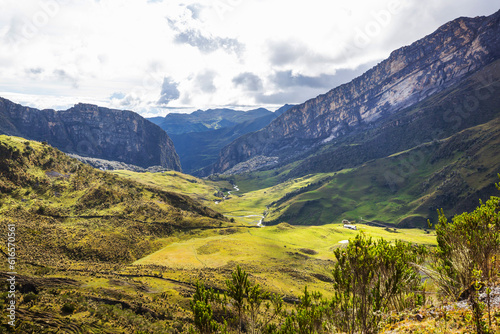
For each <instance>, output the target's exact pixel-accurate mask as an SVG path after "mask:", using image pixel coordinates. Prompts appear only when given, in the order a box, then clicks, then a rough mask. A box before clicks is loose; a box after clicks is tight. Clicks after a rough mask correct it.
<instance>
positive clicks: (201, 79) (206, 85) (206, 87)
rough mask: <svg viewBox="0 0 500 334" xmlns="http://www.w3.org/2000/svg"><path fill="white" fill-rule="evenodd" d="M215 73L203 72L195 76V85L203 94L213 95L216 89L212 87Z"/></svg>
mask: <svg viewBox="0 0 500 334" xmlns="http://www.w3.org/2000/svg"><path fill="white" fill-rule="evenodd" d="M214 78H215V72H213V71H205V72H203V73H200V74H198V75H197V76H196V85H197V86H198V87H199V88H200V90H201V91H202V92H204V93H215V91H216V90H217V88H216V87H215V85H214Z"/></svg>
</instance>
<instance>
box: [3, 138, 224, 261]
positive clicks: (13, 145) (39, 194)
mask: <svg viewBox="0 0 500 334" xmlns="http://www.w3.org/2000/svg"><path fill="white" fill-rule="evenodd" d="M0 156H1V157H2V160H1V161H0V171H1V178H0V191H1V192H2V194H1V199H0V200H1V209H0V217H1V218H2V220H4V221H9V222H12V223H15V224H17V225H18V226H19V229H24V230H25V231H29V233H24V234H23V238H24V239H23V242H22V246H21V247H23V248H22V249H21V251H22V252H21V253H22V254H26V255H28V254H29V255H30V256H31V257H34V258H30V259H29V260H30V261H37V262H40V261H42V262H51V263H53V261H52V257H56V258H59V257H61V258H67V259H76V260H80V259H82V260H88V259H93V260H106V261H110V260H113V261H116V262H121V261H131V260H134V259H136V258H139V257H141V256H142V255H143V254H145V253H147V252H150V251H152V250H153V249H156V248H158V247H159V245H158V243H157V241H156V240H155V239H156V238H157V237H163V236H165V235H169V234H171V233H173V231H175V230H177V229H191V228H197V227H210V226H219V224H225V223H226V221H225V218H224V217H223V216H222V215H221V214H219V213H217V212H215V211H213V210H211V209H209V208H207V207H205V206H203V205H201V204H200V203H199V202H197V201H195V200H193V199H192V198H190V197H189V196H186V195H182V194H178V193H175V192H171V191H165V190H160V189H158V188H155V187H151V186H145V185H142V184H139V183H137V182H134V181H130V180H125V179H122V178H119V177H117V176H116V175H112V174H109V173H106V172H101V171H97V170H95V169H93V168H91V167H89V166H86V165H84V164H82V163H80V162H77V161H76V160H74V159H71V158H69V157H67V156H66V155H65V154H63V153H61V152H60V151H58V150H56V149H54V148H52V147H50V146H48V145H45V144H42V143H38V142H33V141H26V140H24V139H22V138H16V137H7V136H0ZM35 249H37V250H38V251H34V250H35ZM28 250H30V251H29V252H28ZM46 253H50V254H51V255H50V257H47V254H46Z"/></svg>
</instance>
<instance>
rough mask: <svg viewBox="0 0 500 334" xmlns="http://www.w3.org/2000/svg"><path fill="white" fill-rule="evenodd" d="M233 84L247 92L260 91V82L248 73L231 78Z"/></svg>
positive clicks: (255, 76)
mask: <svg viewBox="0 0 500 334" xmlns="http://www.w3.org/2000/svg"><path fill="white" fill-rule="evenodd" d="M233 84H234V85H235V86H236V87H238V86H241V87H243V88H244V89H245V90H248V91H253V92H255V91H260V90H262V80H261V79H260V78H259V77H258V76H257V75H255V74H253V73H250V72H245V73H241V74H239V75H237V76H235V77H234V78H233Z"/></svg>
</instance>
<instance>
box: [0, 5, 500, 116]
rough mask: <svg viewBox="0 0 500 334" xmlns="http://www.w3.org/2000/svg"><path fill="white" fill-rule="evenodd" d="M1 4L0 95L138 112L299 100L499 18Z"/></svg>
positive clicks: (474, 8)
mask: <svg viewBox="0 0 500 334" xmlns="http://www.w3.org/2000/svg"><path fill="white" fill-rule="evenodd" d="M0 2H1V4H2V11H1V12H0V48H1V49H2V50H3V51H2V53H1V54H0V75H1V77H2V81H1V82H0V92H3V93H1V94H2V95H3V96H4V97H7V98H12V99H13V100H14V101H15V102H22V103H23V104H27V105H31V106H35V107H41V108H49V107H54V108H58V107H64V106H71V105H73V104H75V103H77V102H88V103H99V104H100V105H103V106H108V107H115V108H127V109H131V110H135V111H138V112H140V113H142V114H145V115H146V114H148V115H152V114H158V113H160V114H162V113H163V114H164V113H166V112H168V111H170V110H176V111H190V110H195V109H198V108H203V109H205V108H210V107H217V106H226V105H231V106H234V105H236V106H248V108H253V107H256V106H266V107H273V106H278V105H279V104H282V103H285V102H289V103H300V102H302V101H304V100H306V99H308V98H312V97H314V96H316V95H318V94H320V93H324V92H325V91H327V90H328V89H329V88H333V86H334V85H337V84H338V83H342V82H345V81H348V80H349V79H351V78H352V77H354V76H355V75H359V74H360V69H363V70H364V69H366V66H367V65H366V64H373V63H374V61H378V60H381V59H383V58H385V57H387V56H388V55H389V53H390V52H391V51H392V50H393V49H395V48H398V47H400V46H403V45H406V44H410V43H411V42H413V41H415V40H417V39H419V38H421V37H423V36H425V35H427V34H429V33H431V32H432V31H433V30H435V29H436V28H438V27H439V26H440V25H442V24H444V23H446V22H447V21H449V20H452V19H454V18H456V17H458V16H476V15H489V14H492V13H493V12H494V11H496V10H498V8H497V7H498V6H496V5H495V4H493V3H492V2H491V1H489V0H478V1H474V2H471V1H469V0H455V1H451V0H440V1H430V0H423V1H422V0H419V1H417V0H400V1H399V0H351V1H349V2H343V3H339V2H337V1H331V0H311V1H307V2H306V1H300V2H299V1H285V0H254V1H245V0H206V1H203V2H202V1H196V0H168V1H161V0H135V1H122V0H99V1H97V0H82V1H70V0H23V1H17V2H15V1H0ZM394 4H396V5H397V4H400V6H399V8H398V9H397V10H392V9H394V8H393V7H394ZM387 13H389V15H387ZM165 82H167V86H168V87H165ZM330 84H331V85H333V86H332V87H329V85H330Z"/></svg>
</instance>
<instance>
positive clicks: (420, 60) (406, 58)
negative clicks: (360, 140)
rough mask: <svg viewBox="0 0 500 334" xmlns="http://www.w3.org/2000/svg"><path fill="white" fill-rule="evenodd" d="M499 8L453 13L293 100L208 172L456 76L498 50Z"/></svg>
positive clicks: (345, 128)
mask: <svg viewBox="0 0 500 334" xmlns="http://www.w3.org/2000/svg"><path fill="white" fill-rule="evenodd" d="M499 22H500V11H499V12H497V13H495V14H493V15H491V16H489V17H476V18H459V19H456V20H454V21H451V22H449V23H447V24H445V25H443V26H442V27H440V28H439V29H438V30H437V31H435V32H434V33H433V34H431V35H429V36H426V37H424V38H423V39H421V40H419V41H417V42H415V43H413V44H412V45H410V46H406V47H403V48H401V49H398V50H396V51H394V52H392V53H391V55H390V57H389V58H388V59H386V60H384V61H383V62H381V63H380V64H378V65H376V66H375V67H373V68H372V69H371V70H369V71H368V72H366V73H365V74H363V75H362V76H360V77H358V78H356V79H354V80H353V81H351V82H350V83H347V84H345V85H342V86H339V87H337V88H335V89H333V90H331V91H330V92H328V93H326V94H324V95H320V96H318V97H317V98H315V99H311V100H309V101H307V102H305V103H304V104H301V105H298V106H296V107H294V108H292V109H290V110H288V111H287V112H286V113H284V114H283V115H282V116H281V117H279V118H277V119H276V120H274V121H273V122H272V123H271V124H269V125H268V126H267V127H265V128H264V129H262V130H260V131H258V132H254V133H252V134H248V135H246V136H243V137H240V138H239V139H237V140H236V141H234V142H233V143H231V144H230V145H228V146H226V147H225V148H224V149H223V150H222V151H221V153H220V156H219V160H218V161H217V163H216V164H215V165H214V166H213V168H212V169H211V172H224V171H226V170H228V169H230V168H231V167H233V166H235V165H236V164H238V163H240V162H243V161H246V160H248V159H250V158H252V157H254V156H268V157H271V156H272V157H274V156H276V157H280V158H283V157H285V156H290V155H291V154H294V153H298V152H301V153H302V152H303V151H304V150H307V149H309V148H311V147H313V146H317V145H321V144H323V143H327V142H329V141H331V140H333V139H335V138H338V137H340V136H342V135H344V134H345V133H348V132H350V131H351V130H353V129H355V128H357V127H359V126H361V125H369V124H373V123H374V122H375V121H377V120H379V121H380V120H381V119H383V118H384V117H387V116H389V115H392V114H394V113H396V112H398V111H400V110H402V109H404V108H406V107H409V106H411V105H413V104H415V103H417V102H419V101H422V100H424V99H426V98H427V97H429V96H431V95H433V94H435V93H438V92H441V91H443V90H445V89H447V88H449V87H450V86H452V85H454V84H457V83H459V82H460V81H461V80H463V79H464V78H466V77H468V76H469V75H470V74H471V73H474V72H475V71H477V70H479V69H481V68H483V67H484V66H485V65H487V64H489V63H491V62H493V61H494V60H496V59H498V58H500V24H499Z"/></svg>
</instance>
